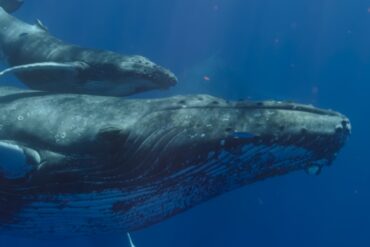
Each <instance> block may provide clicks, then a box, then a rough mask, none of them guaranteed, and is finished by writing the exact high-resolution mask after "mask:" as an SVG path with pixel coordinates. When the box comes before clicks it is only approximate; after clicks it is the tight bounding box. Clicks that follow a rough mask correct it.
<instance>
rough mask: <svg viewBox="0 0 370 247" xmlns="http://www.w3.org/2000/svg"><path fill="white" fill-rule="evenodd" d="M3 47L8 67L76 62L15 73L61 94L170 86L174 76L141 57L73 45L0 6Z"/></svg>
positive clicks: (114, 93)
mask: <svg viewBox="0 0 370 247" xmlns="http://www.w3.org/2000/svg"><path fill="white" fill-rule="evenodd" d="M0 49H1V53H2V54H3V56H4V58H5V60H6V62H7V63H8V65H9V66H10V67H14V66H19V65H28V64H35V63H45V62H54V63H61V64H71V63H73V68H71V69H66V68H59V67H57V66H54V67H52V66H44V67H40V66H38V67H33V68H32V69H29V70H27V71H26V70H23V71H17V72H15V74H16V76H17V77H18V78H19V79H20V80H21V81H22V82H23V83H25V84H26V85H27V86H29V87H30V88H31V89H37V90H42V91H50V92H59V93H79V94H95V95H106V96H125V95H130V94H135V93H139V92H143V91H147V90H152V89H167V88H169V87H171V86H173V85H175V84H176V82H177V78H176V76H175V75H174V74H173V73H172V72H170V71H169V70H167V69H165V68H163V67H161V66H159V65H156V64H155V63H153V62H151V61H150V60H148V59H147V58H145V57H142V56H124V55H121V54H118V53H115V52H110V51H104V50H96V49H87V48H82V47H80V46H76V45H70V44H67V43H65V42H63V41H62V40H60V39H57V38H55V37H54V36H52V35H50V34H49V33H48V31H46V28H45V27H43V26H42V25H41V24H40V23H38V24H37V25H29V24H27V23H24V22H22V21H20V20H18V19H17V18H15V17H13V16H11V15H9V14H8V13H6V11H4V10H3V9H2V8H0Z"/></svg>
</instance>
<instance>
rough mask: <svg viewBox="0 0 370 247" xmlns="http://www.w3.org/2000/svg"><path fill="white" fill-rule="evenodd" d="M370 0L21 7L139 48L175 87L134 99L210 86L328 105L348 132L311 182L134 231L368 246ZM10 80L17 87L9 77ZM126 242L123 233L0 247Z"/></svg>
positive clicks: (63, 32) (155, 242)
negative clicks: (173, 77)
mask: <svg viewBox="0 0 370 247" xmlns="http://www.w3.org/2000/svg"><path fill="white" fill-rule="evenodd" d="M369 8H370V1H367V0H357V1H348V0H310V1H308V0H302V1H293V0H281V1H274V0H262V1H261V0H247V1H245V0H201V1H199V0H187V1H185V0H161V1H158V0H123V1H118V0H105V1H97V0H80V1H73V0H68V1H54V0H38V1H28V0H26V4H25V5H24V6H23V7H22V9H21V10H20V11H19V12H18V13H17V16H18V17H19V18H22V19H23V20H27V21H28V22H33V21H34V19H36V18H39V19H41V20H42V21H43V23H44V24H45V25H46V26H48V28H49V30H50V32H52V33H53V34H54V35H56V36H57V37H60V38H62V39H64V40H66V41H68V42H72V43H77V44H80V45H83V46H90V47H98V48H105V49H111V50H114V51H118V52H122V53H129V54H142V55H145V56H147V57H149V58H151V59H153V60H154V61H155V62H157V63H160V64H163V65H164V66H166V67H168V68H170V69H172V70H173V71H174V72H175V73H176V74H177V75H178V77H179V79H180V82H179V84H178V85H177V86H176V87H175V88H174V89H172V90H170V91H168V92H155V93H147V94H144V95H140V96H139V97H160V96H161V97H162V96H166V95H173V94H189V93H208V94H213V95H215V96H220V97H225V98H229V99H239V98H251V99H288V100H294V101H299V102H301V103H312V104H314V105H316V106H319V107H323V108H333V109H335V110H338V111H340V112H342V113H344V114H346V115H347V116H348V117H349V118H350V119H351V121H352V125H353V127H354V131H353V134H352V136H351V138H350V140H349V142H348V144H347V145H346V147H345V148H344V149H343V151H342V152H341V153H340V155H339V157H338V158H337V160H336V161H335V162H334V165H333V166H332V167H329V168H326V169H324V170H323V172H322V174H321V175H320V176H318V177H311V176H307V175H306V174H304V172H298V173H293V174H289V175H287V176H284V177H279V178H273V179H270V180H266V181H263V182H259V183H257V184H254V185H251V186H247V187H244V188H243V189H239V190H237V191H234V192H231V193H228V194H226V195H223V196H221V197H219V198H216V199H213V200H212V201H210V202H207V203H204V204H202V205H200V206H198V207H196V208H194V209H192V210H190V211H188V212H186V213H184V214H181V215H179V216H176V217H174V218H172V219H170V220H167V221H165V222H163V223H161V224H158V225H155V226H152V227H150V228H148V229H145V230H142V231H140V232H137V233H133V235H132V236H133V238H134V240H135V242H136V245H137V246H138V247H145V246H151V247H152V246H161V247H166V246H171V247H172V246H177V247H182V246H184V247H185V246H186V247H188V246H214V247H217V246H253V247H257V246H284V247H288V246H336V247H337V246H359V247H360V246H369V245H370V235H369V231H370V211H369V209H370V167H368V165H369V163H370V158H369V156H368V152H369V148H368V147H369V144H368V141H369V137H370V133H369V132H370V131H369V126H370V117H369V115H370V107H369V103H368V100H369V96H370V93H369V92H370V83H369V82H370V32H369V30H370V13H369ZM14 83H16V82H14ZM51 245H52V246H80V247H84V246H107V247H108V246H112V247H113V246H128V242H127V239H126V238H125V233H124V232H123V233H122V236H94V237H91V238H83V239H71V240H63V241H61V240H55V241H51V240H48V241H36V240H29V239H20V238H17V237H5V236H2V237H0V246H13V247H15V246H28V247H32V246H38V247H39V246H51Z"/></svg>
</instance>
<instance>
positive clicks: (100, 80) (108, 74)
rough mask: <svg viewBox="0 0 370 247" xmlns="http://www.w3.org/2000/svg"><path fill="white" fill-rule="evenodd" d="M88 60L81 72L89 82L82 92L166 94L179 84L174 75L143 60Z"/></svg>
mask: <svg viewBox="0 0 370 247" xmlns="http://www.w3.org/2000/svg"><path fill="white" fill-rule="evenodd" d="M98 55H99V54H98ZM89 60H90V61H89ZM89 60H87V59H86V60H85V61H84V63H86V65H87V66H86V67H85V69H83V70H81V74H80V78H82V80H84V81H86V83H84V84H83V88H82V89H81V92H87V93H89V94H98V95H113V96H125V95H131V94H135V93H140V92H144V91H148V90H153V89H159V90H164V89H168V88H170V87H171V86H174V85H175V84H176V83H177V78H176V76H175V75H174V74H173V73H172V72H171V71H169V70H168V69H166V68H163V67H162V66H160V65H157V64H155V63H154V62H152V61H150V60H149V59H147V58H145V57H143V56H121V55H119V54H116V53H111V52H103V53H102V54H101V57H99V56H97V57H92V58H90V57H89Z"/></svg>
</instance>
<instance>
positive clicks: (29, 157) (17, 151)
mask: <svg viewBox="0 0 370 247" xmlns="http://www.w3.org/2000/svg"><path fill="white" fill-rule="evenodd" d="M40 161H41V158H40V155H39V153H38V152H37V151H36V150H33V149H30V148H26V147H22V146H19V145H17V144H14V143H12V142H7V141H0V174H1V176H3V177H5V178H8V179H17V178H22V177H24V176H26V175H27V174H28V173H29V172H30V171H31V170H32V169H34V168H35V167H36V166H38V165H39V163H40Z"/></svg>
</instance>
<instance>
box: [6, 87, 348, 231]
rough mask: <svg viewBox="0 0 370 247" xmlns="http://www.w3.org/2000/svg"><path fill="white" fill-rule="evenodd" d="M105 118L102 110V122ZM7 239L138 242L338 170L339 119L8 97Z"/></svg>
mask: <svg viewBox="0 0 370 247" xmlns="http://www.w3.org/2000/svg"><path fill="white" fill-rule="evenodd" d="M99 109H101V110H99ZM0 126H1V128H0V140H1V141H0V152H2V153H3V154H5V153H11V154H12V156H11V157H12V159H13V161H12V162H10V161H9V159H7V158H6V157H4V156H3V155H0V159H1V158H2V159H3V160H1V162H0V171H1V172H0V174H1V175H0V230H1V232H9V233H18V234H28V235H32V236H39V237H48V236H53V235H54V234H56V235H71V234H93V233H100V232H107V231H111V232H115V231H117V232H121V233H122V232H125V231H132V230H137V229H140V228H143V227H146V226H149V225H151V224H154V223H156V222H160V221H162V220H164V219H166V218H168V217H171V216H173V215H176V214H178V213H180V212H183V211H184V210H187V209H189V208H191V207H193V206H196V205H197V204H199V203H202V202H204V201H207V200H209V199H211V198H213V197H215V196H218V195H220V194H222V193H225V192H227V191H230V190H233V189H236V188H238V187H241V186H243V185H246V184H249V183H253V182H256V181H260V180H263V179H266V178H269V177H273V176H277V175H283V174H286V173H288V172H291V171H295V170H300V169H305V170H307V171H309V172H315V173H318V172H319V170H320V169H321V168H322V167H324V166H326V165H329V164H330V163H331V162H332V161H333V159H334V158H335V156H336V153H337V152H338V151H339V150H340V149H341V147H342V146H343V144H344V143H345V141H346V139H347V137H348V135H349V133H350V123H349V120H348V119H347V118H346V117H345V116H343V115H341V114H339V113H336V112H333V111H327V110H321V109H317V108H314V107H312V106H306V105H300V104H295V103H285V102H277V101H263V102H241V101H240V102H228V101H225V100H222V99H219V98H215V97H212V96H208V95H195V96H177V97H171V98H165V99H150V100H124V99H120V98H116V97H103V96H91V95H69V94H58V95H52V94H49V93H46V92H39V91H22V90H19V89H14V88H1V89H0Z"/></svg>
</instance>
